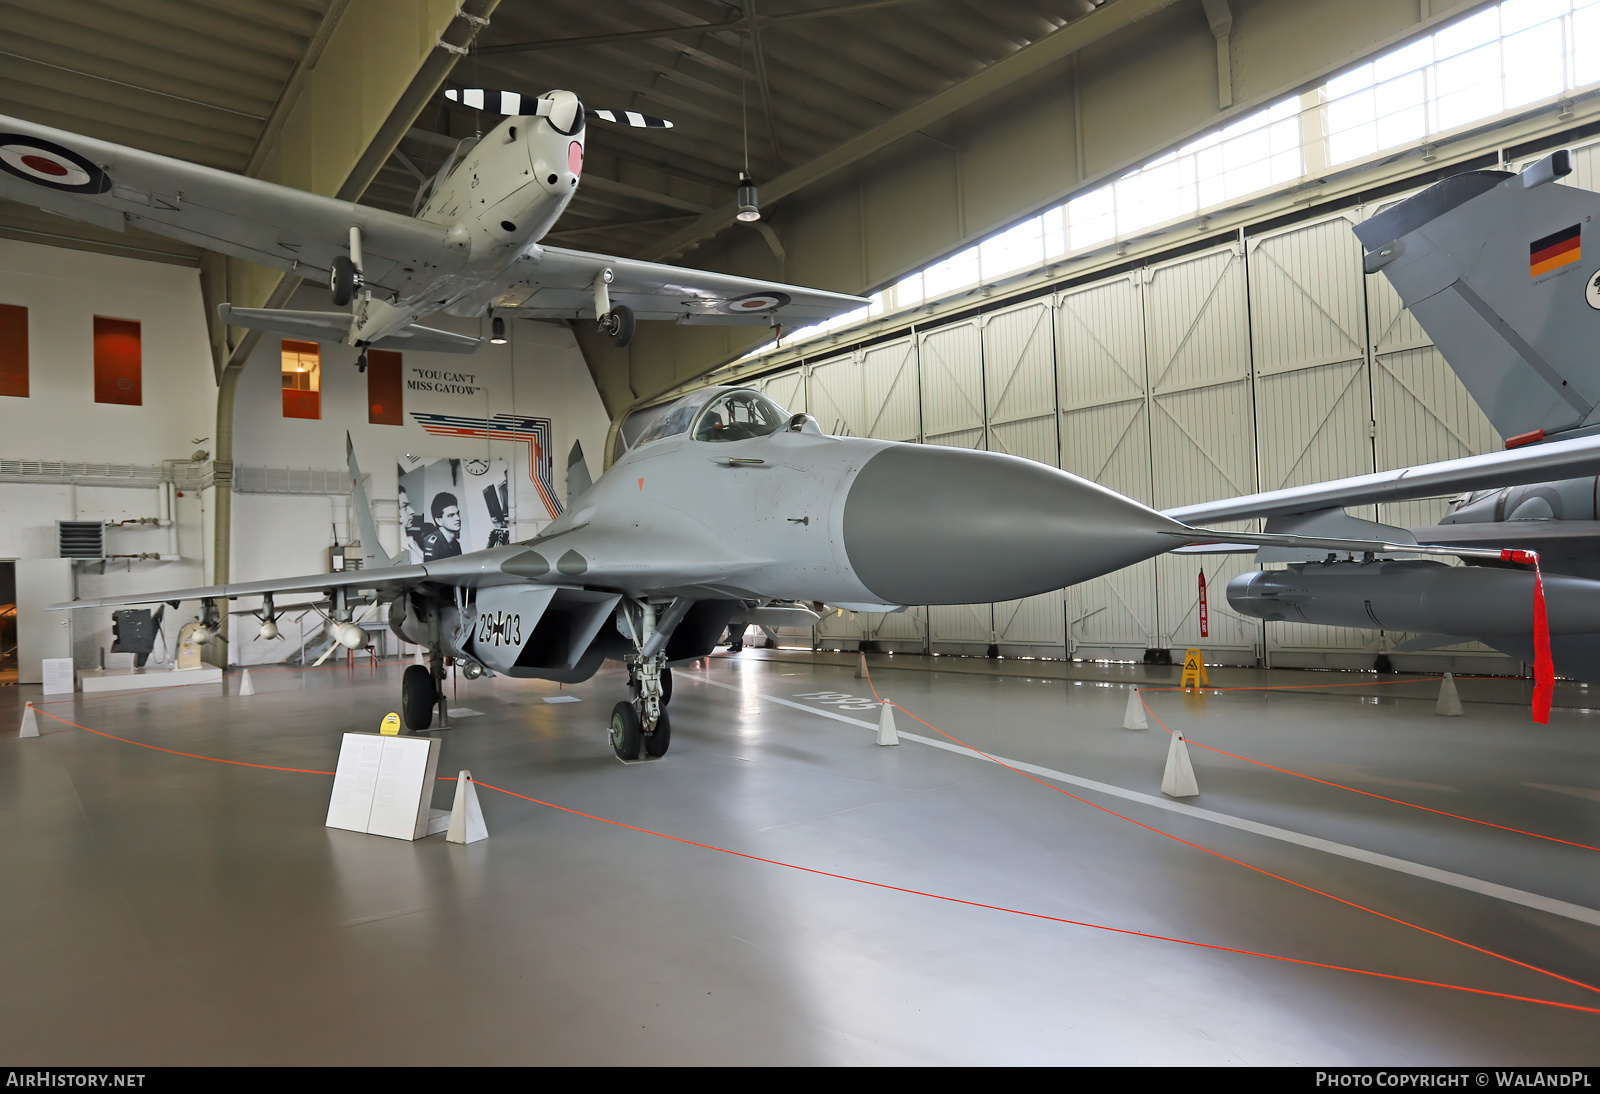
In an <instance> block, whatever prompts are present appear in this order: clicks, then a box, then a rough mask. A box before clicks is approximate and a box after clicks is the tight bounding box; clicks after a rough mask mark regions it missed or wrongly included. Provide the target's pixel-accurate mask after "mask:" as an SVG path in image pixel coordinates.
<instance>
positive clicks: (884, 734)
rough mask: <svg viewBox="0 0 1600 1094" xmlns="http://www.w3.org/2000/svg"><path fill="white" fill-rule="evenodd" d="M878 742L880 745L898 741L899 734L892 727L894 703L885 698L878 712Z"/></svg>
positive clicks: (895, 743)
mask: <svg viewBox="0 0 1600 1094" xmlns="http://www.w3.org/2000/svg"><path fill="white" fill-rule="evenodd" d="M878 743H879V744H880V745H897V744H899V743H900V734H898V733H896V732H895V728H894V704H893V703H891V702H889V700H887V699H885V700H884V701H883V706H882V708H881V710H880V712H879V714H878Z"/></svg>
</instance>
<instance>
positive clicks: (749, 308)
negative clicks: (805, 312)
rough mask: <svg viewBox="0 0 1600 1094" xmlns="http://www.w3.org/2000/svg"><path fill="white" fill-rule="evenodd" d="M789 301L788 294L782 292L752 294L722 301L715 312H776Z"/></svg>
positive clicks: (743, 313)
mask: <svg viewBox="0 0 1600 1094" xmlns="http://www.w3.org/2000/svg"><path fill="white" fill-rule="evenodd" d="M789 300H790V297H789V294H788V293H784V292H753V293H750V294H748V295H746V296H740V297H735V298H734V299H732V300H724V301H723V302H722V305H721V306H720V307H719V308H718V309H717V310H718V311H720V312H724V313H726V314H728V315H751V314H756V313H759V312H764V311H777V310H778V309H779V308H781V307H783V306H784V305H785V304H787V303H788V302H789Z"/></svg>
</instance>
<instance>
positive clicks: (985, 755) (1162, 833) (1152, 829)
mask: <svg viewBox="0 0 1600 1094" xmlns="http://www.w3.org/2000/svg"><path fill="white" fill-rule="evenodd" d="M866 680H867V687H868V688H870V689H871V690H872V695H873V698H875V699H877V700H878V701H879V702H882V701H883V699H882V696H880V695H878V689H877V688H876V687H873V684H872V672H871V670H870V669H869V670H867V672H866ZM891 705H892V706H893V707H895V709H897V710H900V711H904V713H905V714H906V715H907V717H910V718H913V719H915V720H916V721H918V722H921V723H922V724H923V725H925V726H927V727H928V728H929V729H931V730H933V731H934V732H935V733H937V734H939V735H940V736H941V737H944V738H946V739H947V740H950V741H953V742H955V743H956V744H958V745H960V746H961V747H962V748H965V749H967V750H968V751H971V752H975V753H977V754H978V755H979V756H982V757H983V758H984V759H986V760H988V761H989V762H991V763H994V764H998V765H999V766H1001V767H1003V768H1005V769H1006V770H1007V771H1013V772H1016V773H1017V774H1018V775H1021V776H1023V777H1024V778H1027V779H1032V780H1033V781H1034V782H1036V783H1038V784H1039V785H1040V786H1043V787H1047V788H1048V789H1050V790H1054V791H1055V792H1056V793H1058V794H1062V795H1065V796H1066V797H1069V798H1071V799H1072V800H1074V801H1079V802H1082V803H1083V804H1084V805H1087V806H1091V807H1093V808H1095V809H1098V810H1100V811H1101V812H1102V813H1107V814H1110V815H1111V816H1113V817H1116V818H1118V819H1119V820H1125V821H1127V822H1128V823H1129V824H1132V825H1137V826H1138V827H1140V828H1143V829H1145V830H1147V831H1150V832H1154V833H1156V834H1157V835H1160V836H1166V837H1167V838H1168V839H1170V840H1175V841H1177V842H1178V843H1181V844H1183V845H1184V846H1186V847H1193V848H1194V849H1195V850H1196V851H1203V852H1205V853H1206V854H1208V855H1212V856H1214V857H1216V858H1219V859H1222V860H1223V861H1225V862H1231V863H1233V864H1234V865H1236V866H1243V867H1244V868H1245V869H1246V870H1253V871H1254V872H1256V873H1258V874H1261V875H1263V876H1265V877H1270V878H1276V879H1277V880H1278V881H1281V882H1284V883H1285V884H1287V885H1293V886H1294V887H1295V888H1297V889H1304V890H1305V891H1306V892H1308V893H1315V894H1317V895H1318V896H1322V897H1326V898H1328V899H1329V900H1332V901H1336V902H1338V903H1340V904H1345V905H1348V906H1349V907H1352V908H1356V909H1359V910H1360V911H1363V912H1367V913H1369V914H1371V915H1375V916H1377V917H1379V918H1380V919H1387V920H1389V921H1390V922H1391V923H1398V924H1400V925H1401V926H1404V927H1410V928H1411V929H1412V930H1415V931H1421V932H1422V933H1423V934H1427V935H1432V936H1433V937H1435V938H1438V939H1442V940H1443V941H1446V942H1453V943H1455V944H1456V945H1458V946H1463V947H1465V948H1466V949H1469V950H1473V951H1476V952H1477V953H1481V954H1484V955H1486V956H1489V957H1494V958H1498V959H1499V960H1501V961H1505V962H1508V963H1510V964H1512V965H1517V966H1520V967H1521V968H1524V969H1529V970H1531V971H1533V972H1538V973H1543V974H1544V975H1545V976H1549V977H1552V978H1553V979H1556V980H1561V981H1564V982H1566V983H1568V984H1573V985H1575V986H1577V987H1580V988H1585V989H1587V990H1589V991H1592V992H1596V993H1597V994H1600V988H1597V987H1595V986H1594V985H1592V984H1586V983H1584V982H1583V981H1582V980H1575V979H1573V978H1572V977H1570V976H1563V975H1561V974H1560V973H1558V972H1551V971H1550V970H1549V969H1542V968H1540V967H1539V966H1537V965H1530V964H1529V963H1528V962H1526V961H1518V960H1517V959H1516V958H1514V957H1510V956H1508V955H1506V954H1503V953H1497V952H1495V951H1494V950H1490V949H1485V948H1484V947H1482V946H1477V945H1474V944H1473V943H1471V942H1467V941H1465V940H1464V939H1460V938H1456V937H1454V936H1453V935H1448V934H1444V933H1443V932H1441V931H1435V930H1433V929H1431V928H1428V927H1424V926H1422V925H1421V924H1419V923H1412V922H1411V921H1410V920H1407V919H1401V918H1400V917H1399V916H1394V915H1390V914H1389V913H1387V912H1380V911H1378V910H1377V909H1376V908H1369V907H1367V906H1366V905H1365V904H1358V903H1357V902H1355V901H1353V900H1348V899H1346V898H1345V897H1342V896H1335V895H1334V894H1332V893H1329V892H1324V891H1323V890H1321V889H1318V888H1316V887H1315V886H1312V885H1307V884H1305V883H1304V882H1300V881H1295V880H1294V879H1292V878H1287V877H1284V876H1283V875H1282V874H1275V873H1273V872H1272V871H1271V870H1267V869H1263V868H1262V867H1260V866H1253V865H1251V864H1250V863H1248V862H1245V861H1244V860H1242V859H1236V858H1233V857H1232V856H1230V855H1225V854H1223V853H1222V852H1221V851H1214V850H1212V849H1211V848H1209V847H1206V846H1205V845H1203V844H1199V843H1195V842H1193V841H1192V840H1186V839H1184V838H1183V837H1182V836H1175V835H1173V834H1172V833H1171V832H1168V831H1165V830H1164V829H1160V828H1157V827H1155V826H1154V825H1150V824H1145V823H1144V822H1143V821H1136V820H1134V819H1133V818H1132V817H1128V816H1124V815H1123V814H1121V813H1118V812H1117V811H1116V810H1115V809H1108V808H1106V807H1105V806H1103V805H1100V804H1099V803H1097V802H1092V801H1090V800H1089V799H1088V798H1082V797H1079V796H1078V795H1077V794H1074V793H1072V792H1071V791H1070V790H1065V789H1063V788H1061V787H1059V786H1055V785H1054V784H1052V783H1048V782H1045V781H1044V780H1043V779H1041V778H1038V777H1037V776H1034V775H1030V774H1028V772H1026V771H1022V770H1020V769H1018V768H1015V767H1012V766H1011V765H1010V764H1008V763H1005V762H1004V761H1002V760H998V759H995V757H993V756H991V755H989V754H988V753H987V752H984V751H983V750H982V749H979V748H973V747H972V746H971V745H969V744H967V743H966V742H965V741H962V740H960V739H959V738H957V737H954V736H952V735H951V734H949V733H946V732H945V731H944V730H942V729H940V728H939V727H938V726H936V725H934V724H933V723H932V722H929V721H927V720H926V719H924V718H919V717H917V715H915V714H913V713H912V712H911V711H909V710H906V708H905V707H903V706H901V705H900V704H899V703H891ZM1162 728H1163V729H1166V727H1165V726H1162ZM1168 732H1169V733H1170V732H1171V730H1168Z"/></svg>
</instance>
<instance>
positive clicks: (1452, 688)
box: [1433, 672, 1461, 718]
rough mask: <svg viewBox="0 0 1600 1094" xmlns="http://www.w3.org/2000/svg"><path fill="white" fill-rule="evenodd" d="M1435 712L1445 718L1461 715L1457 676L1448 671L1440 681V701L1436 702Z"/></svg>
mask: <svg viewBox="0 0 1600 1094" xmlns="http://www.w3.org/2000/svg"><path fill="white" fill-rule="evenodd" d="M1433 712H1434V713H1435V714H1437V715H1439V716H1440V717H1443V718H1459V717H1461V696H1460V695H1458V694H1457V693H1456V678H1455V677H1454V676H1453V675H1452V674H1450V673H1448V672H1447V673H1445V674H1444V679H1443V680H1442V681H1440V683H1439V701H1438V702H1437V703H1435V704H1434V707H1433Z"/></svg>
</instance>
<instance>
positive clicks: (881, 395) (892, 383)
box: [861, 338, 922, 441]
mask: <svg viewBox="0 0 1600 1094" xmlns="http://www.w3.org/2000/svg"><path fill="white" fill-rule="evenodd" d="M861 386H862V398H863V407H864V410H863V413H862V416H861V421H862V430H861V436H863V437H878V438H880V439H882V440H886V441H919V440H921V439H922V404H921V398H922V396H921V392H920V391H919V390H918V383H917V344H916V342H915V341H913V340H912V339H910V338H902V339H900V340H898V341H895V342H889V343H887V344H885V345H881V346H872V347H870V348H868V349H864V350H862V351H861Z"/></svg>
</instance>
